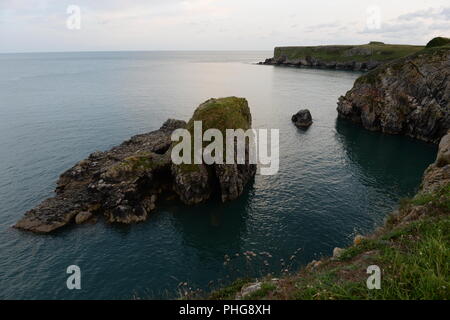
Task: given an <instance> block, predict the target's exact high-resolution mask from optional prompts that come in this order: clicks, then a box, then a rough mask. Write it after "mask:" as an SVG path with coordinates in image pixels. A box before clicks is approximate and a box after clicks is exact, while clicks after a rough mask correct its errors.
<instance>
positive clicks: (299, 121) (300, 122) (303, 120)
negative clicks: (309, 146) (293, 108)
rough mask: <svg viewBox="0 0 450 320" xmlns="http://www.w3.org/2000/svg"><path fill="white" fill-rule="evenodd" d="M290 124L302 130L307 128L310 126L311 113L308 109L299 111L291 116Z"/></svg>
mask: <svg viewBox="0 0 450 320" xmlns="http://www.w3.org/2000/svg"><path fill="white" fill-rule="evenodd" d="M292 122H294V124H295V125H296V126H297V127H298V128H302V129H306V128H308V127H309V126H310V125H311V124H312V117H311V112H309V110H308V109H304V110H300V111H299V112H297V113H296V114H294V115H293V116H292Z"/></svg>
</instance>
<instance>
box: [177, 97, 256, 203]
mask: <svg viewBox="0 0 450 320" xmlns="http://www.w3.org/2000/svg"><path fill="white" fill-rule="evenodd" d="M195 121H201V122H202V131H203V132H205V131H206V130H208V129H218V130H220V131H221V132H222V135H223V137H224V139H225V136H226V130H227V129H243V130H247V129H250V128H251V123H252V118H251V113H250V109H249V107H248V102H247V100H246V99H244V98H238V97H227V98H220V99H209V100H207V101H205V102H204V103H202V104H200V106H199V107H198V108H197V109H196V110H195V111H194V114H193V116H192V118H191V119H190V120H189V122H188V124H187V126H186V128H187V129H188V130H189V131H190V133H191V139H192V148H193V146H194V143H193V139H194V122H195ZM203 132H202V133H203ZM205 145H206V143H204V146H205ZM224 148H225V143H224ZM224 151H225V150H224ZM191 154H192V157H191V164H180V165H175V164H172V174H173V176H174V180H175V181H174V190H175V192H176V193H177V194H178V195H179V197H180V199H181V200H182V201H183V202H184V203H186V204H196V203H200V202H204V201H206V200H207V199H209V198H210V196H211V195H212V194H213V193H214V192H215V191H217V192H219V193H220V197H221V199H222V201H228V200H233V199H236V198H237V197H239V196H240V195H241V194H242V192H243V191H244V187H245V185H246V184H247V183H248V182H249V181H250V180H251V179H252V178H253V177H254V175H255V173H256V165H254V164H250V163H249V161H248V157H247V158H246V163H245V164H212V165H206V164H193V163H194V161H193V160H194V159H193V152H192V153H191ZM224 154H225V152H224ZM246 154H247V155H248V145H247V146H246ZM235 160H236V158H235ZM235 162H236V161H235ZM217 188H218V189H219V190H217Z"/></svg>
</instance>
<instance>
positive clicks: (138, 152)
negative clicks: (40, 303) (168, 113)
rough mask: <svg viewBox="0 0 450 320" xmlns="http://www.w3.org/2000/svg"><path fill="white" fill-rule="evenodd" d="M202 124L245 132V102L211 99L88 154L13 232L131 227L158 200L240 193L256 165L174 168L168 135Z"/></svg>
mask: <svg viewBox="0 0 450 320" xmlns="http://www.w3.org/2000/svg"><path fill="white" fill-rule="evenodd" d="M194 120H203V123H204V125H205V126H204V128H205V130H206V129H207V128H218V129H220V130H225V129H233V128H243V129H244V128H250V127H251V115H250V110H249V108H248V105H247V101H246V100H245V99H240V98H234V97H231V98H223V99H211V100H208V101H207V102H205V103H204V104H202V105H200V107H199V108H197V110H196V111H195V113H194V116H193V118H192V119H191V121H190V122H189V123H188V124H186V122H185V121H181V120H173V119H169V120H167V121H166V122H165V123H164V124H163V126H162V127H161V128H160V129H159V130H156V131H153V132H150V133H146V134H141V135H137V136H134V137H132V138H131V139H130V140H128V141H125V142H123V143H122V144H121V145H120V146H117V147H114V148H112V149H111V150H109V151H106V152H98V151H97V152H94V153H92V154H91V155H90V156H89V157H88V158H87V159H85V160H82V161H80V162H79V163H77V164H76V165H75V166H74V167H73V168H71V169H69V170H67V171H66V172H64V173H63V174H62V175H61V176H60V178H59V180H58V182H57V188H56V195H55V196H54V197H52V198H49V199H46V200H44V201H43V202H42V203H41V204H40V205H39V206H37V207H36V208H34V209H32V210H30V211H28V212H27V213H25V215H24V217H23V218H22V219H20V220H19V221H18V222H17V223H16V224H15V225H14V227H15V228H19V229H23V230H28V231H33V232H37V233H49V232H52V231H54V230H56V229H59V228H61V227H63V226H65V225H67V224H70V223H73V222H76V223H77V224H80V223H83V222H85V221H87V220H89V219H91V218H92V217H96V216H98V215H103V216H104V217H105V218H106V220H107V221H108V222H116V223H135V222H140V221H144V220H146V219H147V218H148V216H149V214H150V212H151V211H153V210H154V209H155V208H156V202H157V201H158V199H160V198H161V197H165V196H167V197H172V196H173V194H176V195H178V197H179V199H180V200H181V201H182V202H184V203H185V204H189V205H191V204H196V203H200V202H204V201H206V200H208V199H209V198H210V197H211V196H212V194H213V193H220V196H221V198H222V200H223V201H227V200H233V199H235V198H237V197H238V196H239V195H241V194H242V192H243V190H244V186H245V185H246V184H247V183H248V182H249V181H250V179H251V178H253V176H254V175H255V173H256V165H251V164H249V163H246V164H240V165H210V166H207V165H204V164H201V165H174V164H173V163H172V161H171V157H170V154H171V147H172V141H171V134H172V132H173V131H174V130H175V129H179V128H187V129H189V130H191V125H192V122H193V121H194Z"/></svg>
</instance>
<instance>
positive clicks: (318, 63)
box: [258, 56, 383, 72]
mask: <svg viewBox="0 0 450 320" xmlns="http://www.w3.org/2000/svg"><path fill="white" fill-rule="evenodd" d="M382 63H383V62H381V61H375V60H370V59H368V60H367V61H356V60H350V61H328V60H321V59H319V58H315V57H313V56H307V57H305V58H303V59H289V58H287V57H286V56H281V57H278V58H269V59H266V60H264V62H259V63H258V64H260V65H271V66H286V67H298V68H299V67H309V68H318V69H331V70H349V71H364V72H365V71H369V70H373V69H375V68H376V67H378V66H379V65H381V64H382Z"/></svg>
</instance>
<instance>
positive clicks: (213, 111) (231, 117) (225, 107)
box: [178, 97, 252, 172]
mask: <svg viewBox="0 0 450 320" xmlns="http://www.w3.org/2000/svg"><path fill="white" fill-rule="evenodd" d="M194 121H202V131H203V132H205V131H206V130H208V129H218V130H220V131H221V132H222V134H223V136H224V137H225V134H226V129H243V130H247V129H250V128H251V123H252V118H251V113H250V108H249V107H248V102H247V100H246V99H245V98H237V97H227V98H219V99H209V100H207V101H206V102H204V103H202V104H201V105H200V106H199V107H198V108H197V109H196V110H195V112H194V114H193V116H192V118H191V119H190V120H189V122H188V123H187V127H186V128H187V129H188V130H189V132H190V133H191V139H192V141H191V142H192V143H191V147H192V151H193V150H194V149H193V148H194V140H193V139H194ZM203 132H202V133H203ZM224 147H225V146H224ZM191 154H192V156H193V154H194V152H192V153H191ZM224 154H225V153H224ZM192 162H193V159H192ZM178 167H179V168H180V169H181V170H182V171H184V172H195V171H198V170H199V167H198V165H196V164H181V165H179V166H178Z"/></svg>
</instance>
